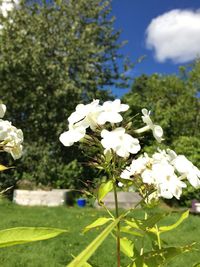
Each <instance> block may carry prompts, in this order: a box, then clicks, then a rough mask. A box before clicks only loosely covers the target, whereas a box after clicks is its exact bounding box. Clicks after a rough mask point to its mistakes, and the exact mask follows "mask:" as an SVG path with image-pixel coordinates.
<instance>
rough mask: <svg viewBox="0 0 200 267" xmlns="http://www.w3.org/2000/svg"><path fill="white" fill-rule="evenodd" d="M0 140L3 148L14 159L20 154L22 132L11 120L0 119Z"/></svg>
mask: <svg viewBox="0 0 200 267" xmlns="http://www.w3.org/2000/svg"><path fill="white" fill-rule="evenodd" d="M0 141H1V146H2V147H3V150H4V151H6V152H8V153H10V154H11V155H12V157H13V158H14V159H18V158H20V157H21V156H22V148H23V147H22V142H23V132H22V130H21V129H17V128H16V127H15V126H13V125H12V124H11V122H9V121H4V120H0Z"/></svg>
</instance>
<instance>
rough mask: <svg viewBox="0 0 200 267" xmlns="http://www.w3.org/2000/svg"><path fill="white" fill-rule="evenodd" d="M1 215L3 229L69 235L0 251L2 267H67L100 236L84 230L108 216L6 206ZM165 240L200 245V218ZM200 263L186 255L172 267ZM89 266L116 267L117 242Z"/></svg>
mask: <svg viewBox="0 0 200 267" xmlns="http://www.w3.org/2000/svg"><path fill="white" fill-rule="evenodd" d="M137 212H138V213H139V212H140V211H137ZM0 213H1V221H0V228H1V229H5V228H10V227H16V226H47V227H57V228H63V229H67V230H68V231H69V232H68V233H66V234H62V235H60V236H58V237H57V238H54V239H51V240H47V241H41V242H35V243H30V244H28V245H19V246H13V247H9V248H2V249H0V266H1V267H61V266H66V264H67V263H69V262H70V260H71V259H72V255H77V254H78V253H79V252H80V251H81V250H82V249H83V248H84V247H86V246H87V244H89V243H90V241H91V240H93V239H94V238H95V237H96V236H97V234H98V230H94V231H91V232H88V233H86V234H84V235H83V234H82V233H81V230H82V229H83V227H84V226H86V225H87V224H89V223H91V222H92V221H93V220H94V219H95V218H97V217H100V216H102V215H103V213H104V212H103V211H98V210H95V209H93V208H78V207H73V208H69V207H58V208H46V207H22V206H17V205H14V204H12V203H9V202H6V203H4V202H3V203H1V204H0ZM178 216H180V214H178V212H176V213H173V215H172V217H171V218H168V219H166V223H169V224H170V223H172V222H174V221H175V220H176V219H177V218H178ZM163 238H164V239H165V240H166V241H167V242H169V243H170V244H171V245H172V244H173V245H178V244H186V243H190V242H191V243H192V242H193V241H200V216H193V215H190V217H189V219H187V220H186V221H184V223H183V224H182V225H181V226H179V227H178V228H177V229H176V230H173V231H171V232H169V233H168V234H165V235H164V236H163ZM198 261H200V255H199V253H198V252H192V253H186V254H184V255H183V256H181V257H180V258H176V259H175V260H174V261H173V262H171V263H170V265H169V267H182V266H187V267H190V266H193V264H194V263H195V262H198ZM89 262H90V263H91V264H92V266H94V267H107V266H108V267H112V266H116V264H115V242H114V239H113V238H112V237H109V238H108V239H107V242H104V243H103V245H102V246H101V247H100V248H99V249H98V251H97V252H96V253H95V255H94V256H93V257H92V258H91V259H90V261H89ZM126 263H127V259H126V257H125V256H123V255H122V267H125V266H126ZM155 267H156V266H155Z"/></svg>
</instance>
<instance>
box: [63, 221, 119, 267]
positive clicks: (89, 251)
mask: <svg viewBox="0 0 200 267" xmlns="http://www.w3.org/2000/svg"><path fill="white" fill-rule="evenodd" d="M119 221H120V217H119V218H117V219H115V220H114V221H113V222H112V223H111V224H109V225H108V226H107V227H106V228H105V229H104V230H103V231H102V232H101V233H100V234H99V235H98V236H97V237H96V238H95V239H94V240H93V241H92V242H91V243H90V245H88V246H87V247H86V249H84V250H83V251H82V252H81V253H80V254H79V255H78V256H77V257H76V258H75V259H74V260H73V261H72V262H71V263H69V264H68V265H67V267H81V266H82V265H83V264H85V263H86V262H87V260H88V259H89V258H90V257H91V256H92V255H93V253H94V252H95V251H96V250H97V248H98V247H99V246H100V245H101V244H102V242H103V241H104V240H105V239H106V238H107V236H108V235H109V234H110V233H111V232H112V230H113V229H114V228H115V227H116V225H117V224H118V223H119Z"/></svg>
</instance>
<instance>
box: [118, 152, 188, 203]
mask: <svg viewBox="0 0 200 267" xmlns="http://www.w3.org/2000/svg"><path fill="white" fill-rule="evenodd" d="M175 156H176V154H175V152H174V151H172V150H168V151H167V152H166V151H165V150H158V152H156V153H154V154H153V156H152V157H149V156H148V155H147V154H146V153H145V154H144V156H140V157H139V158H138V159H134V160H133V161H132V163H131V165H130V166H128V167H126V169H125V170H124V171H123V172H122V173H121V175H120V177H121V178H124V179H133V180H134V176H137V177H138V176H140V177H141V180H142V182H143V183H144V184H149V185H153V186H154V188H155V190H156V194H157V195H158V196H160V197H164V198H168V199H170V198H172V197H176V198H177V199H179V198H180V196H181V194H182V188H185V187H186V184H185V183H184V182H183V181H182V176H180V177H178V176H177V174H176V173H175V171H176V169H175V167H174V164H172V162H173V161H174V157H175ZM179 172H180V170H179ZM184 173H185V170H184ZM190 173H191V172H190Z"/></svg>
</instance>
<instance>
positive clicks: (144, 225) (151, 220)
mask: <svg viewBox="0 0 200 267" xmlns="http://www.w3.org/2000/svg"><path fill="white" fill-rule="evenodd" d="M166 216H167V214H166V213H159V214H155V215H153V216H151V217H149V218H148V219H147V220H143V221H140V222H141V227H142V228H143V229H146V228H152V227H153V226H155V224H157V223H158V222H159V221H160V220H161V219H163V218H164V217H166Z"/></svg>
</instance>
